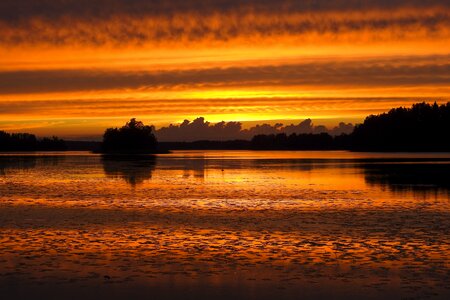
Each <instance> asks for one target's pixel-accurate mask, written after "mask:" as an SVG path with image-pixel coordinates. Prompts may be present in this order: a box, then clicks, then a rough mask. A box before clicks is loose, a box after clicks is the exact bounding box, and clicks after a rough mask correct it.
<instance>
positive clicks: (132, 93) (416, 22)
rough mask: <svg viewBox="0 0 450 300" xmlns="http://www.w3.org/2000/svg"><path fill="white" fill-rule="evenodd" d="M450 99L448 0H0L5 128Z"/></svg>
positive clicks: (284, 116)
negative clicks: (132, 118)
mask: <svg viewBox="0 0 450 300" xmlns="http://www.w3.org/2000/svg"><path fill="white" fill-rule="evenodd" d="M449 99H450V1H448V0H428V1H423V0H420V1H419V0H408V1H406V0H404V1H403V0H379V1H375V0H367V1H363V0H334V1H333V0H307V1H284V0H277V1H274V0H272V1H270V0H232V1H224V0H217V1H210V0H172V1H163V0H160V1H145V0H2V1H1V2H0V130H6V131H26V132H32V133H36V134H38V135H49V134H50V135H52V134H56V135H59V136H62V137H71V138H86V137H95V136H99V135H100V134H101V133H102V132H103V130H104V128H105V127H110V126H117V125H121V124H122V123H124V122H125V121H126V120H127V119H130V118H131V117H137V118H139V119H141V120H143V121H145V122H146V123H150V124H154V125H156V126H157V127H160V126H166V125H168V124H170V123H180V122H182V121H183V120H184V119H189V120H193V119H195V118H196V117H199V116H202V117H204V118H205V119H206V120H208V121H211V122H219V121H222V120H224V121H241V122H244V124H255V123H264V122H270V123H274V122H280V121H281V122H284V123H289V124H290V123H291V122H292V123H298V121H299V120H303V119H306V118H311V119H313V120H314V122H315V123H316V124H319V123H320V124H325V125H328V126H334V125H336V124H337V123H339V122H340V121H344V122H352V123H357V122H360V121H362V119H363V118H364V116H366V115H368V114H372V113H379V112H382V111H386V110H388V109H389V108H391V107H395V106H400V105H408V106H409V105H410V104H411V103H414V102H418V101H438V102H444V101H448V100H449ZM248 126H250V125H248Z"/></svg>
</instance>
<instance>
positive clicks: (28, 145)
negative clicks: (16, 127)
mask: <svg viewBox="0 0 450 300" xmlns="http://www.w3.org/2000/svg"><path fill="white" fill-rule="evenodd" d="M66 149H67V146H66V143H65V141H64V140H62V139H59V138H57V137H55V136H54V137H51V138H42V139H38V138H36V136H35V135H34V134H29V133H7V132H4V131H0V151H64V150H66Z"/></svg>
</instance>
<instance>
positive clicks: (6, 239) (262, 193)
mask: <svg viewBox="0 0 450 300" xmlns="http://www.w3.org/2000/svg"><path fill="white" fill-rule="evenodd" d="M449 233H450V154H448V153H433V154H426V153H418V154H404V153H395V154H393V153H351V152H334V151H329V152H289V151H285V152H284V151H283V152H271V151H175V152H173V153H171V154H164V155H158V156H156V157H151V156H148V157H141V158H121V159H117V158H112V157H103V156H100V155H95V154H90V153H87V152H67V153H35V154H18V153H9V154H1V155H0V295H5V296H6V298H5V299H9V298H11V299H12V298H14V299H30V298H34V299H36V298H41V299H53V298H54V299H61V298H64V299H79V298H85V299H90V298H92V299H101V298H106V297H108V298H110V299H115V298H124V297H125V296H127V297H128V298H129V297H133V296H134V297H139V298H143V297H147V298H150V299H168V298H172V299H232V298H233V299H236V298H242V299H275V298H276V299H299V298H301V297H306V298H324V299H328V298H335V299H349V298H365V299H370V298H373V299H376V298H392V299H401V298H408V299H416V298H418V299H422V298H425V299H449V298H450V234H449Z"/></svg>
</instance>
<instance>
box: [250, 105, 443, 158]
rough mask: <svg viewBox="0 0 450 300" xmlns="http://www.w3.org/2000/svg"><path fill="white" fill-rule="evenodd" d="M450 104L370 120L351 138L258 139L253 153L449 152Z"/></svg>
mask: <svg viewBox="0 0 450 300" xmlns="http://www.w3.org/2000/svg"><path fill="white" fill-rule="evenodd" d="M449 133H450V102H449V103H447V104H443V105H438V104H437V103H434V104H432V105H430V104H427V103H417V104H414V105H413V106H412V107H411V108H404V107H399V108H394V109H391V110H390V111H389V112H388V113H383V114H380V115H371V116H368V117H367V118H366V119H365V120H364V123H363V124H360V125H357V126H356V127H355V129H354V130H353V132H352V133H351V134H349V135H346V134H343V135H339V136H335V137H332V136H331V135H329V134H328V133H321V134H295V133H293V134H291V135H286V134H284V133H283V134H276V135H273V134H272V135H256V136H254V137H253V139H252V140H251V147H252V149H271V150H272V149H292V150H333V149H335V150H337V149H341V150H353V151H450V139H449Z"/></svg>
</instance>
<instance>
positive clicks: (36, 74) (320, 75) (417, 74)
mask: <svg viewBox="0 0 450 300" xmlns="http://www.w3.org/2000/svg"><path fill="white" fill-rule="evenodd" d="M448 82H450V57H449V56H443V57H431V58H430V57H425V58H420V57H416V58H412V59H409V60H408V59H404V60H403V61H402V60H401V59H398V58H394V59H391V60H386V59H382V60H368V61H363V62H357V63H356V62H355V61H342V60H341V61H328V62H310V63H303V64H301V63H297V64H291V65H289V64H285V65H279V66H257V67H243V68H240V67H230V68H209V69H191V70H172V71H161V72H144V71H136V72H133V71H127V72H122V71H117V70H116V71H111V70H109V71H90V70H48V71H47V70H43V71H7V72H0V94H28V93H49V92H70V91H102V90H116V89H141V90H142V89H144V90H145V89H147V90H161V89H163V90H165V89H169V90H173V89H175V90H176V89H178V90H184V89H207V88H246V87H267V86H270V87H301V86H315V87H324V86H331V87H345V86H351V87H390V86H416V87H417V86H429V85H434V86H439V85H443V86H446V85H448Z"/></svg>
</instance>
